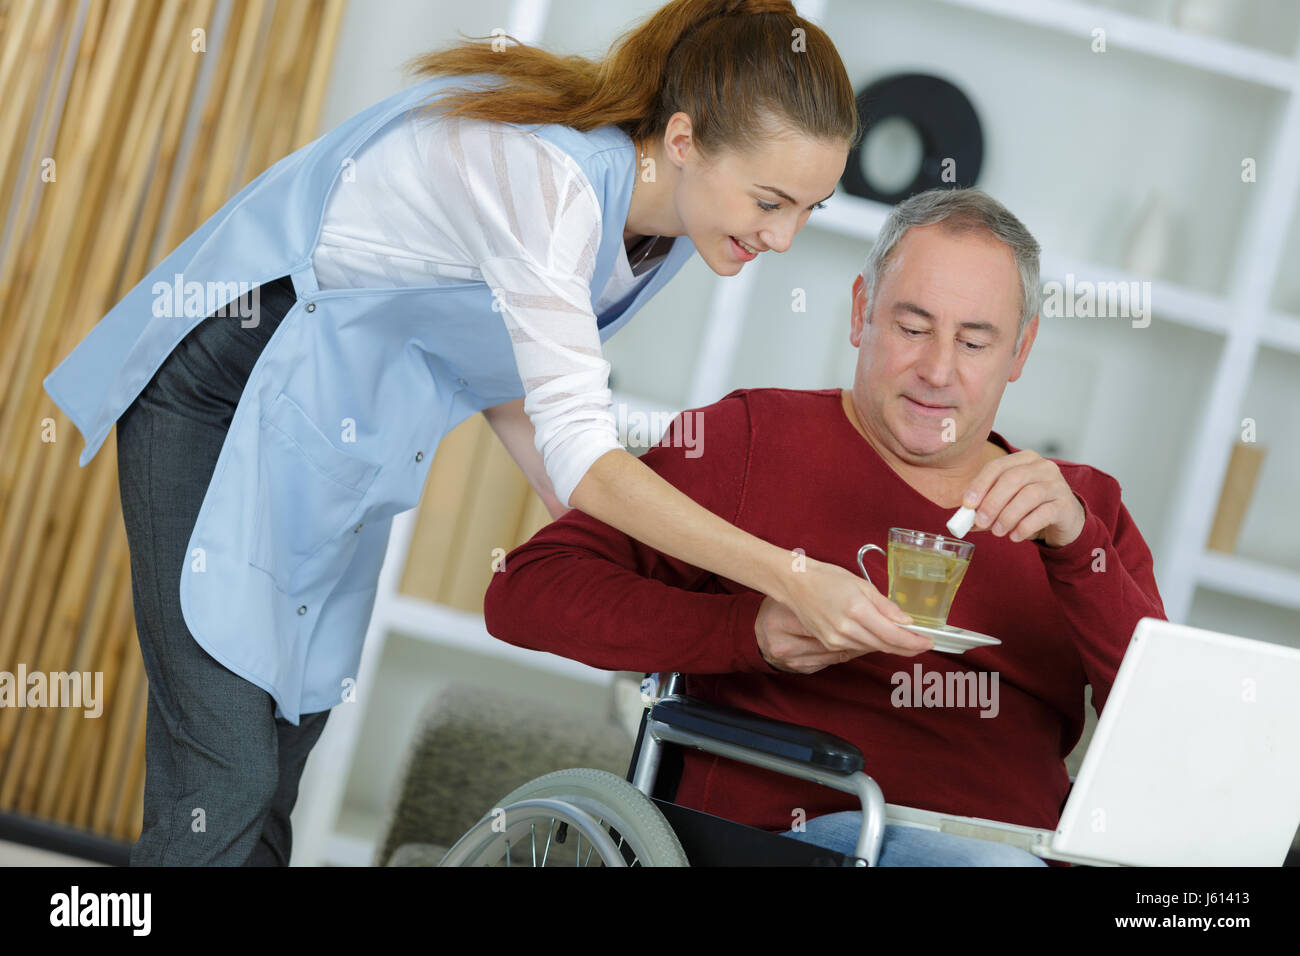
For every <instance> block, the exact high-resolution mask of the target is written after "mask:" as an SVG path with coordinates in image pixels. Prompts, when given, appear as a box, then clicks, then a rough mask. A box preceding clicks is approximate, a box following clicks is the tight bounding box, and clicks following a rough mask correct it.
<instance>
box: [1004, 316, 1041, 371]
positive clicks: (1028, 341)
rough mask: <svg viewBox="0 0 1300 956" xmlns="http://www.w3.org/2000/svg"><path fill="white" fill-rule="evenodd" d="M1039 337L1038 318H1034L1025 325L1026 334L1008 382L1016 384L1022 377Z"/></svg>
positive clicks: (1022, 338)
mask: <svg viewBox="0 0 1300 956" xmlns="http://www.w3.org/2000/svg"><path fill="white" fill-rule="evenodd" d="M1037 335H1038V316H1036V315H1035V316H1034V317H1033V318H1032V319H1030V320H1029V321H1028V322H1027V323H1025V334H1024V335H1022V336H1021V337H1020V338H1021V342H1020V351H1018V352H1017V353H1016V361H1015V364H1014V365H1012V366H1011V375H1010V376H1008V378H1007V381H1008V382H1014V381H1015V380H1016V379H1018V378H1019V377H1020V373H1021V372H1022V371H1023V370H1024V367H1025V360H1026V359H1028V358H1029V349H1030V347H1031V346H1033V344H1034V337H1035V336H1037Z"/></svg>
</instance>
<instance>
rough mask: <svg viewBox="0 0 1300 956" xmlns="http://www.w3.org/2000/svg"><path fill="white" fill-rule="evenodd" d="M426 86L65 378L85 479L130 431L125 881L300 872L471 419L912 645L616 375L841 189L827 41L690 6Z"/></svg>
mask: <svg viewBox="0 0 1300 956" xmlns="http://www.w3.org/2000/svg"><path fill="white" fill-rule="evenodd" d="M418 66H419V71H420V72H421V73H422V74H424V75H425V76H426V77H428V79H426V80H424V81H423V82H422V83H419V84H417V85H416V86H413V87H411V88H410V89H408V90H404V91H402V92H401V93H398V94H395V95H394V96H392V97H389V98H388V99H386V100H384V101H382V102H381V103H378V104H376V105H375V106H373V107H371V108H370V109H368V110H366V111H364V112H363V113H361V114H358V115H357V116H355V117H353V118H351V119H349V120H347V121H346V122H344V123H343V124H341V125H340V126H339V127H337V128H335V129H334V130H332V131H331V132H329V133H327V134H326V135H324V136H323V137H321V138H320V139H318V140H316V141H315V142H313V143H310V144H308V145H307V146H304V147H303V148H302V149H300V150H298V151H297V152H295V153H293V154H291V155H290V156H287V157H285V158H284V159H283V160H281V161H279V162H278V163H276V164H275V165H273V166H272V167H270V168H269V169H268V170H266V171H265V172H264V173H262V175H260V176H259V177H258V178H257V179H255V180H254V181H253V182H252V183H250V184H249V185H248V186H246V187H245V188H244V189H243V190H242V191H241V192H240V193H239V194H238V195H236V196H235V197H233V198H232V199H231V200H230V201H229V202H228V203H227V204H226V206H225V207H223V208H222V209H221V210H219V211H218V212H217V213H216V214H215V215H214V216H213V217H212V218H211V219H210V220H208V222H206V223H205V224H204V225H203V226H201V227H200V228H199V229H198V230H197V231H196V232H195V233H194V234H193V235H192V236H190V237H189V238H188V239H186V240H185V242H183V243H182V244H181V246H179V247H178V248H177V249H176V250H175V251H173V252H172V253H171V255H169V256H168V257H167V258H166V259H164V260H163V262H162V263H160V264H159V265H158V266H157V267H156V268H155V270H154V271H153V272H152V273H150V275H148V276H146V277H145V278H144V279H143V280H142V281H141V282H140V283H139V284H138V285H137V286H136V287H135V288H134V289H133V290H132V291H131V292H130V293H128V295H127V296H126V297H125V298H124V299H123V300H122V302H120V303H119V304H118V305H117V306H116V307H115V308H114V309H113V311H111V312H110V313H109V314H108V315H107V316H105V317H104V318H103V319H102V320H101V321H100V323H99V324H98V325H96V327H95V328H94V329H93V330H92V331H91V333H90V334H89V335H88V336H87V337H86V339H85V340H83V342H82V343H81V344H80V345H79V346H78V347H77V349H76V350H74V352H73V353H72V354H71V355H69V356H68V358H67V359H65V360H64V362H63V363H61V365H60V366H59V367H58V368H57V369H55V371H54V372H52V373H51V374H50V376H48V377H47V379H46V382H45V385H46V390H47V391H48V392H49V394H50V395H51V397H52V398H53V399H54V400H55V401H56V402H57V403H58V404H59V405H60V407H61V408H63V410H64V411H65V412H67V414H68V415H69V417H70V418H71V419H72V421H73V422H74V423H75V424H76V425H77V427H78V428H79V429H80V431H81V432H82V434H83V435H85V436H86V439H87V447H86V449H85V451H84V452H83V453H82V456H81V464H82V465H84V464H86V462H87V461H89V459H90V458H91V457H93V455H94V453H95V451H96V450H97V449H98V448H99V446H100V445H101V444H102V442H103V441H104V438H105V437H106V435H107V433H108V431H109V430H110V429H111V428H112V426H113V425H114V423H116V425H117V447H118V461H119V465H118V467H119V483H120V488H121V496H122V509H123V515H124V518H125V522H126V529H127V535H128V541H129V544H130V550H131V564H132V567H131V570H132V586H133V598H134V602H135V605H134V606H135V614H136V623H137V628H138V631H139V638H140V646H141V651H142V654H143V657H144V664H145V671H146V674H147V676H148V679H149V704H148V719H147V731H146V733H147V742H146V784H145V798H144V799H145V813H144V829H143V832H142V834H141V836H140V840H139V841H138V843H137V844H136V846H135V848H134V850H133V852H132V863H133V864H146V863H151V864H177V863H186V864H197V863H220V864H235V865H238V864H268V863H269V864H276V863H278V864H284V863H287V862H288V858H289V853H290V828H289V813H290V811H291V810H292V808H293V804H294V801H295V799H296V794H297V787H298V780H299V777H300V775H301V772H302V768H303V764H304V762H305V760H306V757H307V754H308V752H309V751H310V749H311V747H312V746H313V745H314V743H315V742H316V740H317V738H318V736H319V734H320V732H321V730H322V729H323V727H324V724H325V720H326V718H327V717H328V714H329V710H330V708H331V707H333V706H335V705H336V704H338V703H340V701H341V700H343V699H345V697H346V694H347V688H348V685H349V683H350V682H351V681H352V680H353V678H355V675H356V672H357V665H358V661H359V659H360V654H361V645H362V642H363V641H364V637H365V632H366V625H367V622H368V621H369V618H370V612H371V610H372V608H373V602H374V597H375V588H376V583H377V580H378V575H379V569H380V565H381V564H382V562H383V557H384V550H385V546H386V543H387V540H388V533H389V529H390V526H391V519H392V516H393V515H394V514H397V513H398V512H401V511H404V510H406V509H408V508H411V507H413V506H415V505H416V504H417V503H418V501H419V497H420V492H421V489H422V488H423V485H424V480H425V477H426V475H427V469H428V466H429V463H430V461H431V460H432V458H433V455H434V451H435V449H436V448H437V445H438V442H439V440H440V439H441V437H442V436H443V435H444V434H446V433H447V432H448V431H449V430H451V429H452V428H454V427H455V425H456V424H458V423H459V422H460V421H463V420H464V419H465V418H466V417H468V416H469V415H471V414H474V413H475V412H478V411H482V412H483V413H484V415H485V416H486V417H487V419H488V420H489V421H490V422H491V424H492V426H493V428H494V429H495V430H496V432H497V434H498V435H499V436H500V437H501V439H502V441H503V442H504V443H505V445H506V446H507V448H508V449H509V450H510V453H511V454H512V456H513V457H514V459H515V461H516V462H517V463H518V464H519V466H520V467H521V469H522V470H523V472H524V473H525V474H526V475H527V476H528V478H529V480H530V482H531V483H532V485H533V487H534V488H536V490H537V491H538V493H539V494H540V495H542V497H543V499H544V500H545V501H546V502H547V504H548V506H549V508H550V509H551V512H552V514H556V515H558V514H559V513H561V512H562V511H563V510H564V509H565V508H566V507H569V506H572V507H576V508H580V509H582V510H583V511H585V512H587V513H589V514H591V515H593V516H594V517H596V518H599V519H600V520H602V521H604V522H606V523H608V524H610V525H612V526H614V527H617V528H619V529H620V530H622V531H624V532H626V533H627V534H629V535H631V536H633V537H636V538H638V539H640V540H642V541H644V542H645V543H647V544H649V545H650V546H652V547H654V548H656V549H659V550H660V551H663V552H664V553H667V554H670V555H672V556H674V557H676V558H679V559H681V560H684V561H688V562H690V563H692V564H694V565H696V566H699V567H701V568H707V569H709V570H711V571H714V572H716V573H717V574H720V575H723V576H725V577H728V578H730V579H732V580H734V581H737V582H740V583H742V584H745V585H747V586H749V587H751V588H753V589H755V590H757V591H760V592H762V593H764V594H767V595H770V596H772V597H773V598H774V599H776V600H778V601H781V602H783V603H784V604H785V605H787V606H788V607H789V608H790V609H791V610H792V611H793V612H794V613H795V614H796V615H797V617H798V619H799V620H800V621H801V622H802V624H803V625H804V626H805V627H806V628H807V632H808V634H810V635H812V636H814V637H817V638H818V639H819V640H821V641H822V642H823V644H824V645H825V646H826V647H827V654H828V655H830V656H832V657H834V658H835V659H839V658H840V655H841V651H842V649H844V648H849V647H858V648H860V647H862V646H863V645H867V646H870V647H872V648H873V649H883V648H891V649H893V650H894V651H895V652H897V651H898V650H899V649H900V648H907V649H909V650H915V648H916V646H917V644H918V639H917V638H916V637H915V636H913V635H911V634H910V633H908V632H906V631H903V630H902V629H901V628H899V627H898V625H897V623H895V622H896V621H898V620H900V618H899V613H900V612H899V611H898V609H897V608H896V607H895V606H894V605H892V604H890V603H889V602H888V601H887V600H886V599H885V598H884V597H883V596H882V595H880V594H879V593H878V592H876V591H875V589H874V588H873V587H872V586H871V584H870V583H869V582H867V581H865V580H863V579H862V578H860V577H858V576H857V575H855V574H853V573H851V572H849V571H847V570H845V569H843V568H841V567H839V566H836V565H832V564H828V563H822V562H819V561H816V560H812V559H805V560H804V561H801V562H799V563H796V562H794V561H793V560H792V556H791V552H790V551H789V550H787V549H789V548H793V547H797V545H798V542H772V543H769V542H765V541H762V540H759V539H758V538H756V537H754V536H752V535H750V534H748V533H746V532H743V531H741V530H739V529H737V528H735V527H734V526H732V525H731V524H729V523H728V522H727V521H725V520H724V519H722V518H720V517H719V516H717V515H715V514H712V513H711V512H709V511H707V510H705V509H703V508H701V507H700V506H698V505H697V504H695V503H694V502H693V501H692V500H691V499H690V498H688V497H687V496H686V495H684V494H682V493H681V492H679V491H677V490H676V489H675V488H674V487H672V486H671V485H669V484H668V483H667V482H665V481H664V480H663V479H661V478H659V477H658V476H657V475H656V474H655V473H654V472H653V471H651V470H650V469H649V468H648V467H647V466H645V465H643V464H641V463H640V461H639V460H638V459H637V458H636V457H634V456H633V455H631V454H629V453H627V452H626V451H624V450H623V449H622V448H621V446H620V445H619V443H618V441H617V435H616V430H615V427H614V418H613V415H612V414H611V412H610V407H609V406H610V392H609V390H608V388H607V379H608V372H609V365H608V363H607V362H605V360H604V359H603V358H602V357H601V349H600V345H601V343H602V342H603V341H605V339H607V338H608V337H609V335H611V334H613V332H615V331H617V329H618V328H620V327H621V326H622V325H623V324H624V323H625V322H626V321H627V320H628V319H629V318H630V317H631V316H632V314H634V313H635V312H636V310H637V309H639V308H640V307H641V305H642V304H644V301H645V300H646V299H647V298H648V297H649V296H651V295H653V294H654V293H655V292H656V291H658V289H659V288H661V287H662V285H663V284H664V283H665V282H666V281H667V280H668V279H669V278H671V276H672V275H673V274H674V273H675V272H676V271H677V270H678V269H679V268H680V267H681V265H682V264H683V263H684V262H685V261H686V259H687V258H688V257H689V256H690V255H691V254H692V253H693V252H696V251H698V252H699V254H700V256H701V257H702V258H703V259H704V261H705V262H706V263H707V264H708V265H709V267H710V268H711V269H713V270H714V271H715V272H717V273H718V274H720V275H734V274H736V273H737V272H739V271H740V270H741V268H743V266H744V263H745V262H747V261H749V260H751V259H753V258H754V256H755V255H758V254H761V253H763V252H766V251H769V250H774V251H776V252H782V251H784V250H785V249H786V248H788V247H789V245H790V243H791V241H792V239H793V237H794V235H795V233H796V232H798V231H799V229H800V228H802V227H803V225H804V224H805V222H806V221H807V219H808V216H809V214H810V213H811V211H812V209H813V208H815V207H816V205H817V204H818V203H819V202H820V201H821V200H823V199H825V198H828V196H829V195H830V193H831V192H832V190H833V188H834V185H835V182H836V181H837V179H838V178H839V176H840V174H841V173H842V171H843V168H844V163H845V160H846V157H847V153H848V150H849V148H850V145H851V144H852V142H853V141H854V139H855V138H856V137H857V135H858V126H857V117H856V111H855V107H854V96H853V89H852V86H851V84H850V82H849V78H848V76H847V75H846V73H845V70H844V67H843V65H842V64H841V62H840V59H839V57H838V55H837V53H836V51H835V49H834V47H833V46H832V44H831V42H830V40H829V39H828V38H827V37H826V35H825V34H824V33H823V32H822V31H821V30H820V29H819V28H818V27H816V26H815V25H813V24H812V23H810V22H808V21H805V20H803V19H801V18H800V17H798V16H797V14H796V13H795V11H794V9H793V6H792V5H791V4H790V3H789V2H784V0H675V2H672V3H669V4H667V5H666V6H664V7H663V8H661V9H660V10H658V11H657V12H656V13H655V14H654V15H652V16H651V17H649V18H648V19H647V20H646V21H645V22H644V23H643V24H641V25H640V26H639V27H637V28H636V29H635V30H633V31H631V32H629V33H628V34H626V35H624V37H622V38H621V39H620V41H619V43H617V44H616V45H615V46H614V48H613V49H612V50H611V51H610V53H609V55H608V57H607V58H606V59H605V60H603V61H602V62H599V63H593V62H589V61H586V60H582V59H580V58H576V57H560V56H555V55H553V54H550V53H548V52H545V51H543V50H540V49H535V48H529V47H525V46H521V45H506V46H504V48H500V49H494V48H493V46H491V45H489V44H474V43H469V44H462V45H460V46H458V47H454V48H451V49H449V50H444V51H442V52H439V53H434V54H430V55H429V56H427V57H424V58H422V59H421V60H420V61H419V62H418ZM417 107H418V108H417ZM241 292H242V293H243V294H242V295H240V293H241ZM236 296H239V298H238V304H239V305H240V306H241V308H239V309H237V310H235V312H236V315H237V316H238V319H237V320H236V318H235V317H232V316H231V315H229V314H227V313H229V312H230V311H231V307H233V306H234V305H235V301H236ZM200 304H201V305H202V307H199V306H200ZM682 358H683V360H684V361H686V360H690V358H691V357H690V356H686V355H684V356H683V357H682ZM796 568H799V570H797V571H796ZM178 576H179V586H178V580H177V579H178ZM904 620H905V619H904Z"/></svg>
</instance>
